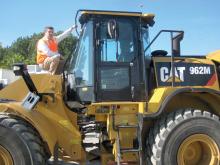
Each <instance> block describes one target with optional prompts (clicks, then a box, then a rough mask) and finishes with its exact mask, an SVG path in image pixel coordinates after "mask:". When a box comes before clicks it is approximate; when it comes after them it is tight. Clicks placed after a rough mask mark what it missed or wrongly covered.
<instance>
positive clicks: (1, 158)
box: [0, 114, 47, 165]
mask: <svg viewBox="0 0 220 165" xmlns="http://www.w3.org/2000/svg"><path fill="white" fill-rule="evenodd" d="M46 159H47V158H46V154H45V151H44V149H43V147H42V141H41V139H40V137H39V135H38V133H37V132H36V131H35V130H34V128H32V127H31V126H30V125H29V124H28V123H26V122H25V121H23V120H21V119H18V118H15V117H12V116H9V115H3V114H0V164H1V165H45V164H46Z"/></svg>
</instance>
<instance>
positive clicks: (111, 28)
mask: <svg viewBox="0 0 220 165" xmlns="http://www.w3.org/2000/svg"><path fill="white" fill-rule="evenodd" d="M107 26H108V36H109V37H110V38H111V39H117V38H118V33H117V22H116V20H114V19H111V20H109V21H108V25H107Z"/></svg>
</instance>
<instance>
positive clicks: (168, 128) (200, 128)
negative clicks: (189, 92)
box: [147, 109, 220, 165]
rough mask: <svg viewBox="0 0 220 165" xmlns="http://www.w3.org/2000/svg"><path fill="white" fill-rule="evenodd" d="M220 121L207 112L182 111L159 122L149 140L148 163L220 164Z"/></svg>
mask: <svg viewBox="0 0 220 165" xmlns="http://www.w3.org/2000/svg"><path fill="white" fill-rule="evenodd" d="M219 130H220V121H219V117H218V116H216V115H214V114H211V113H210V112H207V111H201V110H193V109H186V110H179V111H177V112H173V113H171V114H169V115H168V116H165V117H163V118H162V119H161V120H159V121H158V122H157V123H156V124H155V126H154V128H153V129H151V130H150V133H149V137H148V140H147V164H153V165H177V164H178V165H210V164H213V165H218V164H220V131H219Z"/></svg>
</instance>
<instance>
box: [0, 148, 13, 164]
mask: <svg viewBox="0 0 220 165" xmlns="http://www.w3.org/2000/svg"><path fill="white" fill-rule="evenodd" d="M0 164H4V165H12V164H13V159H12V157H11V154H10V153H9V152H8V150H6V149H5V148H4V147H2V146H1V145H0Z"/></svg>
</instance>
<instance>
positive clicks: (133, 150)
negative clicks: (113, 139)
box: [121, 148, 140, 153]
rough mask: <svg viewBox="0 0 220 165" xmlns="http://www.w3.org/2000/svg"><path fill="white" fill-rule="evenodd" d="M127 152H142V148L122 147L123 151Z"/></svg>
mask: <svg viewBox="0 0 220 165" xmlns="http://www.w3.org/2000/svg"><path fill="white" fill-rule="evenodd" d="M126 152H140V149H134V148H127V149H122V148H121V153H126Z"/></svg>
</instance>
